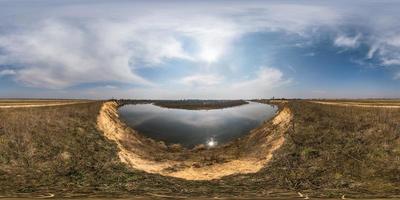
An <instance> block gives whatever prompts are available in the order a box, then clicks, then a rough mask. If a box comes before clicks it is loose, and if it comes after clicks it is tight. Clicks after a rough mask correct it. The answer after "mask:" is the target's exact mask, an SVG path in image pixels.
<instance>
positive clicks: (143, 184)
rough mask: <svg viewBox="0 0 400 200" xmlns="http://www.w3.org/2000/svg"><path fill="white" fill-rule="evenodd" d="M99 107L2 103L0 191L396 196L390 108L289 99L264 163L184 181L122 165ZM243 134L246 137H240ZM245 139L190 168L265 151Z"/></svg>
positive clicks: (397, 126)
mask: <svg viewBox="0 0 400 200" xmlns="http://www.w3.org/2000/svg"><path fill="white" fill-rule="evenodd" d="M101 106H102V102H90V103H86V104H75V105H63V106H53V107H40V108H39V107H38V108H13V109H0V193H1V195H5V196H25V195H31V196H43V195H49V193H52V194H55V195H56V197H57V196H67V197H68V196H75V197H80V196H88V195H89V196H90V195H101V196H107V195H109V196H113V197H116V196H127V195H129V196H132V195H133V196H147V197H153V198H154V197H170V196H174V197H194V196H195V197H226V198H233V197H247V198H256V197H269V198H271V197H282V196H283V197H285V198H289V197H295V196H296V192H297V191H301V192H302V193H304V194H308V195H309V196H310V197H314V196H329V197H335V198H339V197H341V196H342V195H343V194H346V197H348V198H351V197H367V196H369V197H377V196H379V197H396V195H398V194H400V176H399V174H400V168H399V167H398V166H400V149H399V148H400V132H399V130H400V123H399V121H400V111H399V109H396V108H375V107H350V106H346V107H345V106H335V105H323V104H315V103H310V102H306V101H289V102H288V103H287V104H286V106H288V108H289V109H290V110H291V112H292V114H293V120H292V121H291V123H290V124H289V125H288V126H287V127H288V128H289V129H288V130H287V131H286V132H285V133H284V138H285V142H284V143H283V144H282V146H281V148H279V149H277V150H276V151H275V153H274V155H273V157H272V158H271V160H270V161H269V162H268V165H266V166H265V167H263V168H262V169H261V170H259V171H258V172H256V173H250V174H232V175H230V176H227V177H223V178H221V179H216V180H208V181H189V180H183V179H177V178H173V177H166V176H161V175H158V174H151V173H146V172H144V171H141V170H136V169H132V168H130V167H129V165H126V164H124V163H122V162H121V161H120V159H119V156H118V153H119V152H120V150H119V148H118V144H116V142H115V141H112V140H109V139H107V138H106V137H104V136H103V133H102V132H100V131H99V130H98V129H97V119H98V114H99V110H100V108H101ZM271 126H273V124H271ZM276 128H278V126H276ZM273 130H275V129H273ZM271 133H272V134H273V132H268V133H267V132H265V134H266V135H269V134H271ZM250 135H251V134H250ZM245 138H248V140H249V141H252V142H249V141H247V142H240V141H241V140H247V139H245ZM245 138H242V139H239V140H237V141H236V142H237V143H236V144H238V145H239V144H242V146H240V145H239V148H236V151H235V149H234V148H232V149H230V148H228V149H221V150H219V151H212V152H214V153H213V154H210V153H208V154H204V157H200V156H199V157H198V158H203V159H202V160H201V162H198V163H196V164H195V165H194V167H197V166H199V165H200V166H201V165H208V164H212V163H215V162H224V159H231V158H235V157H240V155H241V153H242V152H245V153H246V154H247V155H257V153H261V154H263V152H259V151H258V148H259V147H260V146H258V144H260V143H257V141H260V138H262V136H260V138H259V137H255V138H252V137H249V136H247V137H245ZM154 142H155V141H154ZM244 144H246V145H244ZM165 148H167V149H169V150H168V151H170V153H164V154H156V153H154V154H152V155H149V157H152V159H156V160H157V159H167V158H168V159H170V158H169V157H174V156H176V155H184V154H181V153H179V152H182V151H183V150H182V149H181V148H180V147H179V146H177V147H176V146H174V147H165ZM196 150H197V151H199V152H207V151H205V150H204V147H203V148H201V147H199V148H198V149H194V150H191V151H196ZM155 151H159V149H155ZM173 152H176V153H173ZM208 152H210V151H208ZM251 152H252V153H251ZM198 155H201V153H200V154H198ZM163 156H167V157H166V158H164V157H163ZM178 158H179V157H178ZM175 167H179V166H175ZM171 170H175V168H171ZM287 192H289V193H287ZM397 197H399V196H397Z"/></svg>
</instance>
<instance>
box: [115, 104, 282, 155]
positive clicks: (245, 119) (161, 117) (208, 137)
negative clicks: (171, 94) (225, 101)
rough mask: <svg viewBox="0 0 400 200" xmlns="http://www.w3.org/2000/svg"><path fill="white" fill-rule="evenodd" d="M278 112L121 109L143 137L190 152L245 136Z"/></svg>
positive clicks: (256, 107)
mask: <svg viewBox="0 0 400 200" xmlns="http://www.w3.org/2000/svg"><path fill="white" fill-rule="evenodd" d="M276 111H277V107H276V106H270V105H266V104H261V103H256V102H249V104H245V105H241V106H235V107H230V108H224V109H214V110H185V109H171V108H162V107H159V106H155V105H153V104H135V105H125V106H122V107H120V108H119V114H120V117H121V119H122V121H124V122H125V123H126V124H127V125H128V126H130V127H132V128H133V129H135V130H137V131H139V132H140V133H141V134H143V135H145V136H147V137H150V138H153V139H156V140H161V141H164V142H165V143H167V144H173V143H179V144H181V145H183V146H185V147H189V148H192V147H194V146H196V145H198V144H206V145H208V146H215V145H217V144H223V143H226V142H228V141H231V140H233V139H235V138H238V137H240V136H243V135H245V134H247V133H249V131H250V130H251V129H253V128H255V127H257V126H259V125H260V124H261V123H263V122H264V121H265V120H268V119H270V118H272V117H273V116H274V115H275V113H276Z"/></svg>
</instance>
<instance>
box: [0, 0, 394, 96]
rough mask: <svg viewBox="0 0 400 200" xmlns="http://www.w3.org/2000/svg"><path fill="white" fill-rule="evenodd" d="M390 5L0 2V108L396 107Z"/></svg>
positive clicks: (382, 0) (227, 0)
mask: <svg viewBox="0 0 400 200" xmlns="http://www.w3.org/2000/svg"><path fill="white" fill-rule="evenodd" d="M399 10H400V1H386V0H375V1H372V0H363V1H356V0H355V1H251V0H250V1H249V0H246V1H245V0H243V1H239V0H221V1H218V0H212V1H211V0H203V1H190V0H189V1H183V0H182V1H169V0H159V1H149V0H146V1H145V0H143V1H139V0H137V1H127V0H126V1H123V0H116V1H107V0H81V1H78V0H29V1H28V0H0V98H93V99H107V98H135V99H252V98H272V97H275V98H281V97H283V98H400V12H399Z"/></svg>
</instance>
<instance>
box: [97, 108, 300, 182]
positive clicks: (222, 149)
mask: <svg viewBox="0 0 400 200" xmlns="http://www.w3.org/2000/svg"><path fill="white" fill-rule="evenodd" d="M117 109H118V104H117V103H116V102H106V103H104V104H103V106H102V108H101V111H100V114H99V116H98V119H97V122H98V128H99V130H101V131H102V132H103V133H104V135H105V136H106V137H107V138H108V139H110V140H112V141H114V142H115V143H116V144H117V145H118V148H119V158H120V160H121V161H122V162H124V163H126V164H127V165H129V166H130V167H132V168H134V169H138V170H142V171H145V172H148V173H157V174H161V175H164V176H172V177H177V178H183V179H187V180H212V179H219V178H221V177H224V176H228V175H232V174H243V173H255V172H257V171H259V170H260V169H261V168H263V167H264V166H265V165H266V164H268V162H269V161H270V160H271V158H272V156H273V153H274V151H275V150H277V149H279V148H280V147H281V146H282V144H283V143H284V142H285V137H284V133H285V132H286V130H287V128H288V127H289V123H290V121H291V119H292V113H291V111H290V110H289V108H286V107H285V108H283V109H281V111H280V112H279V113H278V114H277V116H275V118H274V119H273V120H271V121H269V122H266V123H264V124H263V125H262V126H261V127H258V128H256V129H254V130H252V131H251V132H250V133H249V135H248V136H247V137H245V138H241V139H239V140H237V141H235V142H232V143H229V144H227V145H223V146H219V147H217V148H212V149H207V148H203V149H201V148H200V149H199V148H198V149H192V150H187V149H182V148H173V147H171V146H166V145H165V144H163V143H160V142H157V141H153V140H151V139H149V138H145V137H144V136H142V135H140V134H139V133H137V132H136V131H134V130H132V129H131V128H129V127H128V126H126V125H125V124H124V123H123V122H121V121H120V120H119V116H118V110H117ZM175 147H176V146H175ZM235 153H236V154H237V155H233V154H235ZM239 154H240V155H239ZM155 156H157V158H155Z"/></svg>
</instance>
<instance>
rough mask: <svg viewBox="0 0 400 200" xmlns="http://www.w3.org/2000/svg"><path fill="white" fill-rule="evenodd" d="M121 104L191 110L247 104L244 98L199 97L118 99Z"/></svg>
mask: <svg viewBox="0 0 400 200" xmlns="http://www.w3.org/2000/svg"><path fill="white" fill-rule="evenodd" d="M116 101H117V102H118V103H119V104H120V105H125V104H140V103H153V104H155V105H157V106H161V107H165V108H180V109H189V110H203V109H204V110H207V109H220V108H227V107H233V106H239V105H243V104H247V103H248V102H247V101H244V100H199V99H184V100H130V99H120V100H116Z"/></svg>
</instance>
